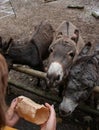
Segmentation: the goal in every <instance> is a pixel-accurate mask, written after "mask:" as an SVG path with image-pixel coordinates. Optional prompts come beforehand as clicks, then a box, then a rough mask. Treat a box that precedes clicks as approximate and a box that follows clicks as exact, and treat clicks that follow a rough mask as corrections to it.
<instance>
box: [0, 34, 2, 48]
mask: <svg viewBox="0 0 99 130" xmlns="http://www.w3.org/2000/svg"><path fill="white" fill-rule="evenodd" d="M0 48H2V37H1V36H0Z"/></svg>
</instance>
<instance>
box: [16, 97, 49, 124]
mask: <svg viewBox="0 0 99 130" xmlns="http://www.w3.org/2000/svg"><path fill="white" fill-rule="evenodd" d="M15 110H16V112H17V113H18V115H19V116H20V117H22V118H24V119H25V120H27V121H29V122H31V123H35V124H37V125H41V124H43V123H45V122H46V121H47V120H48V117H49V109H48V108H47V107H45V106H44V105H40V104H37V103H35V102H34V101H32V100H31V99H29V98H27V97H24V96H19V97H18V104H17V106H16V108H15Z"/></svg>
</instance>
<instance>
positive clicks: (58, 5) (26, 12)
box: [0, 0, 99, 130]
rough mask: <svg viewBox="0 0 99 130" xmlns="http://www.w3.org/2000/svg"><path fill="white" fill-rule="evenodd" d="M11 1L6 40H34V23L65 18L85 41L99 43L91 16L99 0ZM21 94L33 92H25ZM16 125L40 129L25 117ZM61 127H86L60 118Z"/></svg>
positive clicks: (27, 80) (25, 79) (2, 23)
mask: <svg viewBox="0 0 99 130" xmlns="http://www.w3.org/2000/svg"><path fill="white" fill-rule="evenodd" d="M11 3H12V6H13V9H14V13H15V14H13V15H11V16H9V17H5V18H3V19H0V36H2V37H3V39H4V40H8V39H9V38H10V37H12V38H14V39H15V40H18V41H25V40H26V39H30V38H31V37H32V35H33V31H34V26H35V25H37V24H39V23H40V22H41V21H42V20H45V19H47V20H49V21H50V22H51V24H52V26H53V28H55V29H56V28H57V27H58V26H59V24H60V23H61V22H62V21H63V20H66V21H71V22H72V23H73V24H74V25H76V26H77V27H78V28H79V29H80V33H81V36H82V38H83V39H84V41H85V42H89V41H90V42H93V43H96V42H99V19H96V18H94V17H93V16H92V15H91V13H92V11H94V10H97V9H98V10H99V0H56V1H53V2H48V3H45V2H44V0H11ZM68 5H82V6H84V9H69V8H67V6H68ZM9 77H10V78H11V79H14V80H16V81H17V82H19V81H21V82H22V83H24V84H25V85H26V86H28V85H29V86H31V87H32V86H33V83H34V82H33V80H32V79H33V77H31V76H26V75H25V74H20V73H19V72H14V71H10V73H9ZM21 94H24V95H29V94H27V93H25V92H23V93H21ZM14 96H15V95H13V94H9V95H8V97H7V98H9V102H10V101H11V99H12V98H13V97H14ZM29 96H30V95H29ZM45 101H46V100H44V101H43V102H45ZM82 125H83V124H82ZM16 128H19V129H20V130H24V129H27V130H37V129H38V130H39V129H40V128H39V127H38V126H35V125H33V124H30V123H28V122H26V121H24V120H20V122H19V123H18V124H17V125H16ZM57 130H83V128H79V127H78V126H76V125H75V124H74V125H73V126H72V125H69V124H68V125H67V124H66V123H61V122H60V121H59V123H57ZM84 130H85V128H84ZM87 130H88V129H87ZM93 130H95V129H93ZM96 130H99V128H96Z"/></svg>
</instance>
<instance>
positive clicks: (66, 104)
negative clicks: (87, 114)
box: [60, 97, 78, 113]
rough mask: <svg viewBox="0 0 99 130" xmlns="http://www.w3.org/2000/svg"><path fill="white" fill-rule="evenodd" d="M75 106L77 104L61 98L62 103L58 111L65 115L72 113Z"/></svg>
mask: <svg viewBox="0 0 99 130" xmlns="http://www.w3.org/2000/svg"><path fill="white" fill-rule="evenodd" d="M77 105H78V104H77V103H75V102H74V101H72V100H71V99H70V98H66V97H63V101H62V103H61V104H60V109H61V110H63V111H65V112H66V113H68V112H73V111H74V109H75V108H76V107H77Z"/></svg>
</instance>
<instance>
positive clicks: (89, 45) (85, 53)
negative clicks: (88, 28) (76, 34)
mask: <svg viewBox="0 0 99 130" xmlns="http://www.w3.org/2000/svg"><path fill="white" fill-rule="evenodd" d="M92 49H93V45H92V43H91V42H88V43H86V44H85V46H84V47H83V49H82V50H81V52H80V54H79V55H78V57H79V58H80V57H82V56H88V55H90V54H91V51H92Z"/></svg>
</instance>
